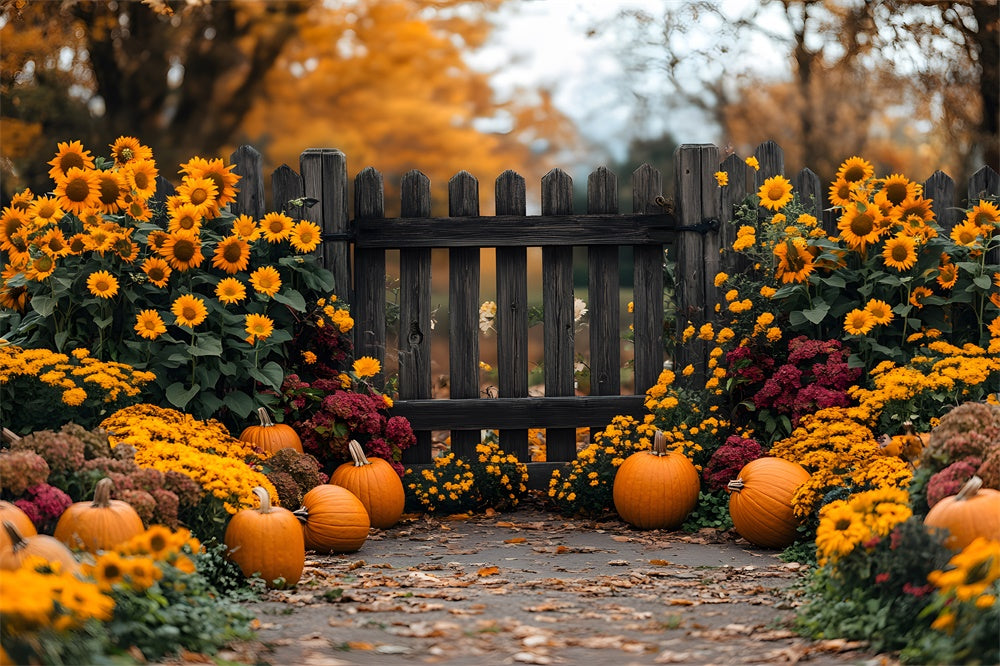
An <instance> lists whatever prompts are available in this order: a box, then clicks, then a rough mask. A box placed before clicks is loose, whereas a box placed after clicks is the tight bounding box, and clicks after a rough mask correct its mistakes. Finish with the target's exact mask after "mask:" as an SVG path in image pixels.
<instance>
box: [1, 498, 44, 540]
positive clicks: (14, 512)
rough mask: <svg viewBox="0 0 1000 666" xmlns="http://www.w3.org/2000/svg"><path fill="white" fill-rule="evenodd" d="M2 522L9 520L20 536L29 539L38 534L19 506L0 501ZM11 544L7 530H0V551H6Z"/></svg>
mask: <svg viewBox="0 0 1000 666" xmlns="http://www.w3.org/2000/svg"><path fill="white" fill-rule="evenodd" d="M4 520H9V521H10V522H11V523H13V525H14V527H16V528H17V531H18V532H20V533H21V536H26V537H29V536H34V535H36V534H38V530H36V529H35V524H34V523H33V522H31V518H29V517H28V514H26V513H25V512H24V511H22V510H21V508H20V507H19V506H17V505H16V504H13V503H11V502H6V501H0V522H2V521H4ZM12 544H13V542H12V541H11V539H10V535H9V534H7V530H0V550H7V549H8V548H10V547H11V545H12Z"/></svg>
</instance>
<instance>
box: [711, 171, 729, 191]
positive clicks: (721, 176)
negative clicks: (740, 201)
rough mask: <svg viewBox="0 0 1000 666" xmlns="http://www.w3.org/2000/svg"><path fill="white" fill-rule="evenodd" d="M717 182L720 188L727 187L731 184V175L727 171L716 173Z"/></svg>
mask: <svg viewBox="0 0 1000 666" xmlns="http://www.w3.org/2000/svg"><path fill="white" fill-rule="evenodd" d="M714 175H715V182H716V183H718V184H719V187H725V186H726V185H728V184H729V174H728V173H726V172H725V171H716V172H715V174H714Z"/></svg>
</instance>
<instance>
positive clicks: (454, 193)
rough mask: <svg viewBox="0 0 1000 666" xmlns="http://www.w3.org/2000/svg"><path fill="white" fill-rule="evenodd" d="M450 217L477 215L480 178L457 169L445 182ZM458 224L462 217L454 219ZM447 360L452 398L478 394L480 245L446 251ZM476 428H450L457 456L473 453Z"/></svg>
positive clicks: (473, 396) (452, 445) (476, 395)
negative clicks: (477, 178) (446, 182)
mask: <svg viewBox="0 0 1000 666" xmlns="http://www.w3.org/2000/svg"><path fill="white" fill-rule="evenodd" d="M448 214H449V216H450V217H463V216H468V215H479V181H478V180H476V177H475V176H473V175H472V174H471V173H469V172H468V171H460V172H458V173H457V174H455V175H454V176H453V177H452V179H451V180H450V181H448ZM454 223H455V224H461V220H455V221H454ZM448 340H449V345H448V360H449V386H450V388H451V397H452V398H478V397H479V248H478V247H459V248H452V249H450V250H449V251H448ZM479 442H480V433H479V431H478V430H453V431H452V433H451V450H452V451H453V452H454V453H455V455H456V456H458V457H460V458H467V457H469V456H471V455H473V454H474V453H475V450H476V444H478V443H479Z"/></svg>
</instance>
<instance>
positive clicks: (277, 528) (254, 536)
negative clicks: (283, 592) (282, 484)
mask: <svg viewBox="0 0 1000 666" xmlns="http://www.w3.org/2000/svg"><path fill="white" fill-rule="evenodd" d="M253 492H254V494H255V495H256V496H257V498H258V499H259V500H260V507H259V508H257V509H243V510H242V511H240V512H239V513H237V514H236V515H235V516H233V517H232V518H230V520H229V525H227V526H226V534H225V537H224V539H223V540H224V541H225V544H226V546H227V547H228V548H229V551H228V556H229V559H230V560H232V561H233V562H235V563H236V564H237V565H238V566H239V567H240V571H242V572H243V575H244V576H252V575H253V574H254V573H259V574H260V576H261V578H263V579H264V582H265V583H266V584H267V586H268V587H285V586H292V585H295V584H296V583H298V582H299V579H300V578H301V577H302V568H303V567H304V566H305V563H306V547H305V541H304V539H303V536H302V526H301V525H300V524H299V520H298V518H296V517H295V514H293V513H292V512H291V511H289V510H288V509H283V508H281V507H280V506H271V497H270V496H269V495H268V494H267V490H265V489H264V488H261V487H259V486H258V487H257V488H254V489H253Z"/></svg>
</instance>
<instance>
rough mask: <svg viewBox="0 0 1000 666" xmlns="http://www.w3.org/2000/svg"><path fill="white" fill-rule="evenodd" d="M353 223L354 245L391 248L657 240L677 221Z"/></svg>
mask: <svg viewBox="0 0 1000 666" xmlns="http://www.w3.org/2000/svg"><path fill="white" fill-rule="evenodd" d="M353 225H354V229H353V239H352V240H353V242H354V245H355V247H358V248H362V249H374V248H382V249H393V248H404V247H406V248H413V247H449V248H450V247H542V246H573V245H644V244H647V243H649V244H663V243H669V242H672V241H673V239H674V237H675V236H676V234H677V231H676V227H677V226H678V223H677V219H676V218H675V217H674V216H673V215H669V214H656V215H534V216H530V217H524V216H514V215H511V216H505V215H499V216H495V217H492V216H469V217H462V218H454V217H430V218H409V219H407V218H377V219H357V220H354V221H353ZM324 238H325V236H324ZM340 240H346V238H340Z"/></svg>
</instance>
